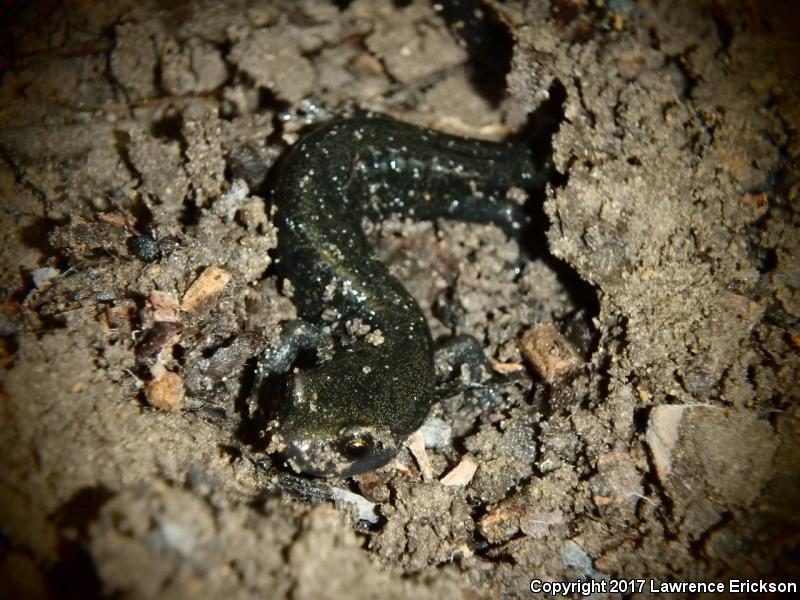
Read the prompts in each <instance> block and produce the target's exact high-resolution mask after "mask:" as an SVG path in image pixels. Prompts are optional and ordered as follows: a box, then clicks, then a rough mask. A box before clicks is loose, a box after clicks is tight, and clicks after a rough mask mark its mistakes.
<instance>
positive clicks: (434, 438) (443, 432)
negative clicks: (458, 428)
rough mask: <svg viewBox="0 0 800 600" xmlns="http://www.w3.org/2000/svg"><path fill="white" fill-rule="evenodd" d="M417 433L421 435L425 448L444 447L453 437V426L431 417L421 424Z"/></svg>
mask: <svg viewBox="0 0 800 600" xmlns="http://www.w3.org/2000/svg"><path fill="white" fill-rule="evenodd" d="M418 433H419V434H420V435H422V439H423V440H424V441H425V447H426V448H436V449H441V448H446V447H447V446H449V445H450V439H451V438H452V437H453V428H452V427H451V426H450V424H449V423H448V422H447V421H444V420H443V419H438V418H436V417H432V418H430V419H428V420H427V421H425V422H424V423H423V424H422V427H420V428H419V430H418Z"/></svg>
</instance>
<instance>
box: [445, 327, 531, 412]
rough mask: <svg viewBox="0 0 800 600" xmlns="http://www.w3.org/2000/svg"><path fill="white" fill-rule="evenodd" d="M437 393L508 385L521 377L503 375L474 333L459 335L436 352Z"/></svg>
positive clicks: (450, 393) (446, 394) (447, 394)
mask: <svg viewBox="0 0 800 600" xmlns="http://www.w3.org/2000/svg"><path fill="white" fill-rule="evenodd" d="M434 366H435V368H436V395H437V397H439V398H448V397H450V396H455V395H456V394H459V393H461V392H465V391H467V390H469V389H475V388H479V387H483V386H492V385H505V384H509V383H513V382H514V381H517V377H515V376H514V375H500V374H498V373H496V372H495V371H494V370H493V369H492V364H491V362H489V359H488V358H486V355H485V354H484V353H483V348H482V346H481V343H480V342H479V341H478V340H477V339H476V338H474V337H472V336H471V335H466V334H462V335H457V336H455V337H453V338H451V339H449V340H447V341H446V342H444V343H443V344H442V345H441V346H440V347H439V348H438V349H437V350H436V353H435V355H434Z"/></svg>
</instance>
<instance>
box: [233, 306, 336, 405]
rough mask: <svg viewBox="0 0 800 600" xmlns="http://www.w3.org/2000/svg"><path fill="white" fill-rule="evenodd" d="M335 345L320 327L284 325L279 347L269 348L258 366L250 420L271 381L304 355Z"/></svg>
mask: <svg viewBox="0 0 800 600" xmlns="http://www.w3.org/2000/svg"><path fill="white" fill-rule="evenodd" d="M331 343H332V342H331V337H330V334H329V333H327V332H326V331H324V330H323V329H322V328H321V327H319V326H317V325H312V324H311V323H307V322H306V321H302V320H299V319H298V320H295V321H288V322H287V323H286V324H284V326H283V329H282V330H281V334H280V339H279V341H278V343H277V344H274V345H272V346H270V347H269V348H267V349H266V350H265V351H264V352H263V353H262V354H261V356H259V357H258V361H257V362H256V371H255V385H254V387H253V390H254V393H253V394H252V395H251V396H250V398H249V400H248V410H249V412H250V416H251V417H252V416H253V415H254V414H255V412H256V410H257V408H258V397H259V394H260V392H261V389H262V386H263V384H264V382H265V381H266V380H267V379H269V378H270V377H272V376H273V375H281V374H283V373H287V372H288V371H289V369H291V367H292V365H293V364H294V362H295V361H296V360H297V357H298V356H299V355H300V353H301V352H304V351H307V350H317V349H319V348H324V347H329V346H330V345H331Z"/></svg>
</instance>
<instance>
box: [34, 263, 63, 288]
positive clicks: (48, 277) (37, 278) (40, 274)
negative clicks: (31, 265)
mask: <svg viewBox="0 0 800 600" xmlns="http://www.w3.org/2000/svg"><path fill="white" fill-rule="evenodd" d="M59 275H60V273H59V271H58V269H54V268H53V267H42V268H41V269H34V270H33V271H31V278H32V279H33V285H35V286H36V287H37V288H38V289H42V288H43V287H45V286H47V285H50V282H51V281H52V280H53V279H55V278H56V277H58V276H59Z"/></svg>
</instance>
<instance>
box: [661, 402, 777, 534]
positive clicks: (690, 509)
mask: <svg viewBox="0 0 800 600" xmlns="http://www.w3.org/2000/svg"><path fill="white" fill-rule="evenodd" d="M647 442H648V444H649V446H650V449H651V452H652V455H653V462H654V464H655V467H656V473H657V474H658V477H659V480H660V481H661V485H662V486H663V488H664V492H665V493H666V494H667V496H668V497H669V498H670V500H671V501H672V507H673V508H672V522H673V525H674V526H675V527H676V528H677V529H678V530H679V532H680V534H681V535H682V536H685V537H687V538H689V539H691V540H696V539H697V538H698V537H699V536H700V534H702V533H703V532H705V531H707V530H708V529H709V528H711V527H712V526H713V525H714V524H715V523H717V522H719V521H720V519H722V518H723V515H724V514H726V513H729V512H731V511H737V510H742V509H746V508H747V507H749V506H750V505H751V504H752V503H753V501H754V500H755V499H756V498H757V497H758V496H759V494H761V492H762V490H763V489H764V486H765V484H766V482H767V480H768V477H769V475H768V473H769V471H768V468H767V465H770V464H772V462H773V460H774V457H775V453H776V451H777V449H778V444H779V442H778V438H777V437H776V436H775V433H774V431H773V429H772V426H771V425H770V423H769V422H768V421H766V420H764V419H761V418H759V417H758V415H756V414H754V413H752V412H748V411H744V410H733V409H725V408H719V407H715V406H697V405H695V406H659V407H657V408H655V409H653V411H652V413H651V415H650V421H649V423H648V428H647Z"/></svg>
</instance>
